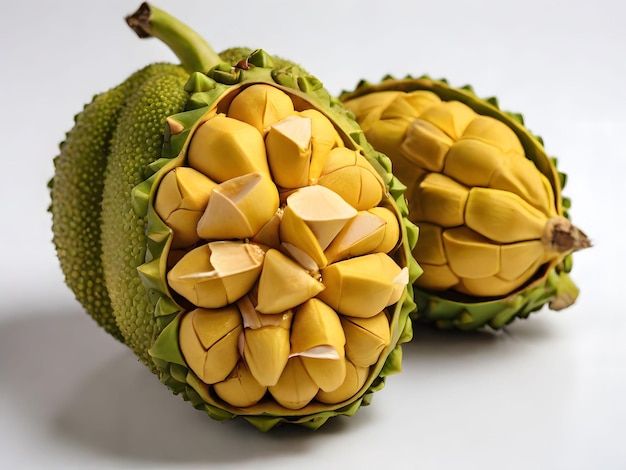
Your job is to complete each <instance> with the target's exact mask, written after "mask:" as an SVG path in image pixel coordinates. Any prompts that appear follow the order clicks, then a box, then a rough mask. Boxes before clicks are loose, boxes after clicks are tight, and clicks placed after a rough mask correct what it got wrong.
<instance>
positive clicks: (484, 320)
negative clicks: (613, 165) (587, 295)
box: [340, 75, 579, 331]
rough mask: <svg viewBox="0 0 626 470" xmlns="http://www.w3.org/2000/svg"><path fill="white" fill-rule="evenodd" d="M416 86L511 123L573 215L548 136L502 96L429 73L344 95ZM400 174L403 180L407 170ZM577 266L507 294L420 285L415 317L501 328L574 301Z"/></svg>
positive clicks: (559, 205) (565, 264)
mask: <svg viewBox="0 0 626 470" xmlns="http://www.w3.org/2000/svg"><path fill="white" fill-rule="evenodd" d="M416 90H427V91H431V92H434V93H435V94H436V95H438V96H439V97H440V98H441V99H442V100H443V101H451V100H456V101H460V102H461V103H463V104H465V105H467V106H469V107H470V108H471V109H472V110H474V111H475V112H476V113H477V114H481V115H485V116H490V117H493V118H495V119H497V120H499V121H501V122H503V123H504V124H506V125H507V126H508V127H510V128H511V129H512V130H513V131H514V132H515V134H516V135H517V137H518V138H519V140H520V142H521V144H522V146H523V147H524V150H525V153H526V157H527V158H529V159H530V160H531V161H532V162H533V163H534V164H535V166H536V167H537V168H538V169H539V171H540V172H541V173H543V174H544V175H545V176H546V177H547V178H548V180H549V182H550V184H551V186H552V188H553V191H554V195H555V202H556V209H557V211H558V213H559V214H561V215H563V216H564V217H566V218H569V214H568V210H569V208H570V205H571V201H570V200H569V199H568V198H565V197H563V196H562V189H563V187H564V186H565V182H566V179H567V178H566V175H565V174H564V173H562V172H559V171H558V170H557V167H556V164H557V160H556V159H555V158H551V157H549V156H548V155H547V154H546V151H545V149H544V146H543V141H542V139H541V138H540V137H538V136H535V135H533V134H532V133H531V132H530V131H529V130H528V129H527V128H526V127H525V125H524V121H523V118H522V115H521V114H518V113H511V112H507V111H503V110H501V109H500V108H499V105H498V101H497V99H496V98H493V97H492V98H487V99H482V98H479V97H478V96H477V95H476V94H475V93H474V90H473V89H472V87H471V86H469V85H467V86H463V87H459V88H456V87H453V86H451V85H450V84H449V83H448V81H447V80H445V79H440V80H435V79H432V78H431V77H429V76H426V75H425V76H422V77H419V78H415V77H411V76H407V77H406V78H403V79H397V78H394V77H392V76H386V77H384V78H383V80H382V81H381V82H380V83H378V84H372V83H369V82H367V81H361V82H360V83H359V84H358V85H357V87H356V88H355V89H354V90H353V91H344V92H343V93H342V94H341V95H340V100H341V101H342V102H343V103H346V102H348V101H349V100H351V99H354V98H358V97H360V96H364V95H368V94H371V93H376V92H384V91H404V92H411V91H416ZM397 176H398V177H399V178H400V179H402V175H397ZM571 269H572V256H571V254H568V255H567V256H565V257H564V259H563V260H562V261H561V262H559V263H558V264H553V265H550V266H548V267H547V268H546V269H545V270H544V271H543V272H541V273H538V274H537V276H536V278H535V280H534V281H533V282H531V283H530V284H528V285H527V286H526V287H524V288H522V289H521V290H518V291H516V292H513V293H512V294H510V295H508V296H506V297H504V298H477V297H469V296H464V295H461V294H457V293H454V292H448V291H445V292H429V291H425V290H422V289H419V288H418V287H415V286H414V295H415V301H416V303H417V306H418V309H417V311H416V313H414V314H413V318H414V320H415V321H420V322H424V323H428V324H431V325H435V326H436V327H439V328H443V329H447V328H454V329H459V330H466V331H471V330H476V329H479V328H483V327H490V328H492V329H499V328H502V327H504V326H506V325H508V324H510V323H511V322H512V321H514V320H515V319H522V318H528V317H529V315H530V314H531V313H533V312H537V311H539V310H541V309H542V308H543V307H544V306H545V305H549V306H550V308H551V309H554V310H560V309H562V308H564V307H567V306H569V305H571V304H572V303H573V302H574V301H575V300H576V298H577V297H578V293H579V290H578V287H577V286H576V285H575V284H574V283H573V281H572V279H571V278H570V276H569V273H570V271H571Z"/></svg>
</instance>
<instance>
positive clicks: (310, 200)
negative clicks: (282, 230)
mask: <svg viewBox="0 0 626 470" xmlns="http://www.w3.org/2000/svg"><path fill="white" fill-rule="evenodd" d="M287 207H288V208H289V209H290V210H291V212H292V213H293V214H294V215H295V216H296V217H297V218H299V219H300V220H302V221H303V222H304V223H305V224H306V225H307V227H309V228H310V229H311V232H312V233H313V234H314V235H315V238H316V240H317V242H318V243H319V246H320V248H321V249H322V250H324V249H326V248H327V247H328V245H330V243H331V242H332V241H333V239H334V238H335V237H336V236H337V234H338V233H339V232H340V231H341V229H342V228H343V227H344V225H346V223H347V222H348V221H349V220H350V219H352V218H354V217H356V215H357V210H356V209H354V208H353V207H352V206H350V205H349V204H348V203H346V202H345V201H344V200H343V199H342V198H341V197H340V196H339V195H338V194H337V193H335V192H334V191H332V190H329V189H327V188H325V187H324V186H307V187H304V188H300V189H299V190H297V191H296V192H294V193H293V194H291V195H290V196H289V197H288V198H287ZM294 236H295V237H298V236H299V234H288V238H286V239H284V241H289V240H291V239H292V237H294ZM281 237H282V234H281Z"/></svg>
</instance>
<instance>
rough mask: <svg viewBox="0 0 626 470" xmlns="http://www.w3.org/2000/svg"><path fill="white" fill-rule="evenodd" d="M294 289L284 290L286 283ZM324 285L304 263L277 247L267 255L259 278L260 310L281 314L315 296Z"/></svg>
mask: <svg viewBox="0 0 626 470" xmlns="http://www.w3.org/2000/svg"><path fill="white" fill-rule="evenodd" d="M287 285H289V286H291V289H285V288H284V287H285V286H287ZM322 290H324V284H322V283H321V282H319V281H318V280H316V279H314V278H313V277H312V276H311V275H310V274H309V273H308V272H307V271H306V270H305V269H304V268H303V267H302V266H301V265H299V264H298V263H297V262H295V261H293V260H292V259H291V258H289V257H288V256H286V255H284V254H282V253H281V252H280V251H278V250H276V249H270V250H269V251H268V252H267V253H266V255H265V262H264V263H263V270H262V271H261V276H260V278H259V287H258V304H257V307H256V308H257V310H258V311H259V312H262V313H281V312H284V311H286V310H289V309H291V308H294V307H297V306H298V305H300V304H303V303H305V302H306V301H307V300H309V299H311V298H313V297H315V296H316V295H317V294H319V293H320V292H321V291H322Z"/></svg>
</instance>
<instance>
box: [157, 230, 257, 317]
mask: <svg viewBox="0 0 626 470" xmlns="http://www.w3.org/2000/svg"><path fill="white" fill-rule="evenodd" d="M215 251H217V253H218V255H217V256H214V255H215ZM262 257H263V251H262V250H261V249H260V248H258V247H256V245H251V244H250V246H244V244H243V243H237V242H214V243H210V244H207V245H202V246H200V247H198V248H194V249H193V250H191V251H189V252H188V253H187V254H185V255H184V256H183V257H182V258H181V260H180V261H179V262H178V263H176V265H174V267H173V268H172V269H171V270H170V271H169V273H168V275H167V279H168V284H169V285H170V287H172V289H174V290H175V291H176V292H178V293H179V294H180V295H182V296H183V297H185V298H186V299H187V300H189V301H190V302H192V303H193V304H194V305H196V306H198V307H205V308H220V307H225V306H226V305H228V304H230V303H232V302H234V301H235V300H237V299H238V298H240V297H241V296H243V295H244V294H245V293H246V292H248V291H249V290H250V289H251V288H252V286H253V285H254V283H255V282H256V280H257V279H258V277H259V275H260V274H261V265H262V262H263V258H262ZM216 261H217V264H218V266H215V262H216Z"/></svg>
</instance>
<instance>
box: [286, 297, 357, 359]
mask: <svg viewBox="0 0 626 470" xmlns="http://www.w3.org/2000/svg"><path fill="white" fill-rule="evenodd" d="M345 342H346V338H345V336H344V333H343V328H342V327H341V321H340V320H339V316H338V315H337V313H336V312H335V311H334V310H333V309H332V308H330V307H329V306H328V305H326V304H325V303H324V302H322V301H321V300H319V299H310V300H308V301H307V302H305V303H304V304H303V305H302V306H300V307H299V308H298V310H297V311H296V313H295V315H294V320H293V324H292V327H291V354H292V355H305V356H306V355H312V356H315V354H308V353H309V351H310V350H314V349H316V348H319V347H328V348H329V349H330V350H329V351H328V352H327V355H328V357H331V358H332V357H334V358H341V357H343V356H344V344H345Z"/></svg>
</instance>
